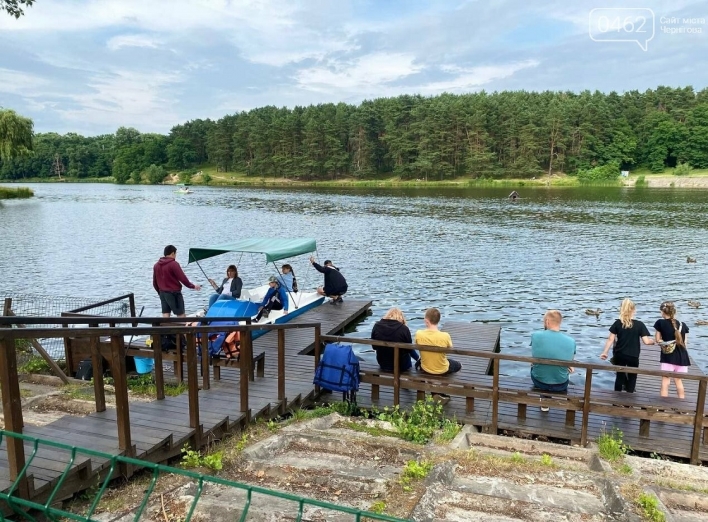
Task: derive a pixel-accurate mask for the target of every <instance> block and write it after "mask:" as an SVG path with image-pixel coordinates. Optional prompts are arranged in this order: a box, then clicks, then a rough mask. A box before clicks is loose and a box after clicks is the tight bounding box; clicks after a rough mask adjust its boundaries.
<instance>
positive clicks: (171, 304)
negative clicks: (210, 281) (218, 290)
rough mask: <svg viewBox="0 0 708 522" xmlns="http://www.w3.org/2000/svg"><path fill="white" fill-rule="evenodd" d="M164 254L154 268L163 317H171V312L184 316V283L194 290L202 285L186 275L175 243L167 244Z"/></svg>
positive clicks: (153, 278)
mask: <svg viewBox="0 0 708 522" xmlns="http://www.w3.org/2000/svg"><path fill="white" fill-rule="evenodd" d="M164 254H165V255H164V257H161V258H160V260H159V261H158V262H157V263H155V266H154V267H153V268H152V286H153V287H154V288H155V291H156V292H157V293H158V294H159V296H160V304H161V305H162V316H163V317H169V316H170V312H172V313H174V314H175V315H176V316H177V317H184V316H185V313H184V298H183V297H182V285H184V286H186V287H187V288H191V289H193V290H201V289H202V287H201V286H200V285H195V284H193V283H191V282H190V281H189V279H187V276H186V275H184V272H183V271H182V267H181V266H179V263H178V262H177V261H176V257H177V249H176V248H175V247H174V245H167V246H166V247H165V252H164Z"/></svg>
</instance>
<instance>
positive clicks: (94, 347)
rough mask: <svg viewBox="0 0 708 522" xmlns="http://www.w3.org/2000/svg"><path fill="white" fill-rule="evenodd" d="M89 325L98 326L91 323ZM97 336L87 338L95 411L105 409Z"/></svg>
mask: <svg viewBox="0 0 708 522" xmlns="http://www.w3.org/2000/svg"><path fill="white" fill-rule="evenodd" d="M91 326H98V325H97V324H92V325H91ZM100 342H101V339H100V338H99V337H98V336H92V337H91V338H90V339H89V343H90V344H91V366H93V397H94V400H95V401H96V411H106V390H105V389H104V387H103V356H101V348H100V346H99V343H100Z"/></svg>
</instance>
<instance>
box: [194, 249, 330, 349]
mask: <svg viewBox="0 0 708 522" xmlns="http://www.w3.org/2000/svg"><path fill="white" fill-rule="evenodd" d="M316 250H317V243H316V241H315V240H314V239H308V238H295V239H282V238H252V239H242V240H240V241H236V242H233V243H225V244H221V245H214V246H207V247H195V248H190V249H189V261H188V264H189V263H197V264H199V261H201V260H203V259H208V258H211V257H214V256H219V255H222V254H226V253H231V252H233V253H239V254H263V255H264V256H265V260H266V264H268V263H272V264H273V268H274V269H275V273H277V274H279V275H281V274H280V269H279V268H278V266H277V265H276V264H275V262H276V261H281V260H283V259H289V258H294V257H297V256H302V255H307V254H312V253H313V252H315V251H316ZM199 268H200V269H201V266H200V267H199ZM202 272H203V270H202ZM269 288H270V285H269V284H264V285H261V286H258V287H256V288H252V289H245V288H244V289H242V290H241V297H240V298H239V299H228V300H221V299H220V300H217V301H216V302H215V303H214V304H213V305H211V306H210V307H209V310H208V311H207V313H206V317H233V318H238V319H239V320H240V321H239V322H240V323H241V324H245V318H253V317H254V316H256V315H257V314H258V309H259V307H260V305H261V303H262V302H263V299H264V298H265V295H266V293H267V292H268V290H269ZM286 294H287V296H288V312H287V313H284V311H283V310H272V311H271V312H270V314H269V315H268V317H262V318H261V320H260V321H258V322H255V321H254V322H252V324H271V323H278V324H280V323H285V322H288V321H290V320H291V319H294V318H295V317H297V316H299V315H301V314H303V313H305V312H306V311H308V310H311V309H313V308H315V307H317V306H320V305H321V304H322V303H324V296H321V295H319V294H318V293H317V291H316V290H314V289H313V290H305V291H303V290H300V291H297V292H295V291H290V290H287V289H286ZM264 333H266V331H265V330H256V331H254V332H253V338H254V339H255V338H257V337H260V336H261V335H263V334H264Z"/></svg>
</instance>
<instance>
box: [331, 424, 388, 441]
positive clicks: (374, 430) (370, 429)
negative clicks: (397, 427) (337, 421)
mask: <svg viewBox="0 0 708 522" xmlns="http://www.w3.org/2000/svg"><path fill="white" fill-rule="evenodd" d="M341 426H342V427H344V428H347V429H349V430H352V431H358V432H361V433H368V434H369V435H371V436H373V437H399V438H400V434H399V433H398V432H396V431H391V430H386V429H384V428H380V427H378V426H367V425H365V424H359V423H357V422H351V421H347V422H342V423H341Z"/></svg>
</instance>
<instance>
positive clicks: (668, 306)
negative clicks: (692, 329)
mask: <svg viewBox="0 0 708 522" xmlns="http://www.w3.org/2000/svg"><path fill="white" fill-rule="evenodd" d="M659 310H661V311H662V312H664V313H665V314H666V315H668V316H669V321H671V326H673V327H674V337H675V339H676V344H677V345H679V346H683V347H685V346H686V345H685V344H684V342H683V335H682V334H681V321H679V320H677V319H676V305H674V303H672V302H671V301H667V302H665V303H661V307H660V308H659Z"/></svg>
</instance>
